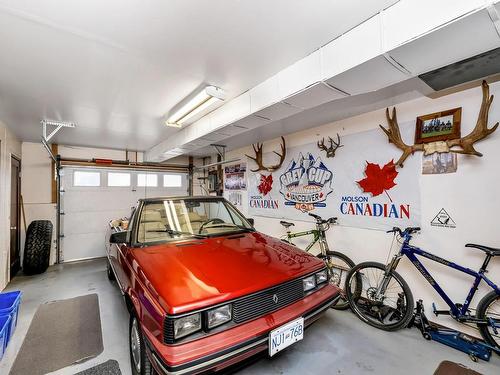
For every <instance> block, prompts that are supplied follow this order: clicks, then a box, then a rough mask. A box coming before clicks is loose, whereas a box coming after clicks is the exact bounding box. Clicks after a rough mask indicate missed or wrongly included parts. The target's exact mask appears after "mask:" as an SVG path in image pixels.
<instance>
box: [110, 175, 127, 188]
mask: <svg viewBox="0 0 500 375" xmlns="http://www.w3.org/2000/svg"><path fill="white" fill-rule="evenodd" d="M108 186H130V173H116V172H109V173H108Z"/></svg>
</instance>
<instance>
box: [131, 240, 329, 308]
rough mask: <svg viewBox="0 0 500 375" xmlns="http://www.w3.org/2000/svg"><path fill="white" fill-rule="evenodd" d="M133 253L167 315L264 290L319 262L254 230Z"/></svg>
mask: <svg viewBox="0 0 500 375" xmlns="http://www.w3.org/2000/svg"><path fill="white" fill-rule="evenodd" d="M132 256H133V258H134V263H135V266H136V267H137V269H136V271H137V273H138V275H139V277H140V278H144V280H143V282H144V285H145V286H146V287H147V288H149V290H150V292H151V293H152V294H153V295H155V296H156V297H157V298H158V299H159V302H160V304H161V305H162V307H163V308H164V309H165V311H166V312H167V313H168V314H179V313H183V312H186V311H190V310H194V309H200V308H204V307H207V306H210V305H214V304H217V303H222V302H225V301H228V300H231V299H233V298H237V297H240V296H243V295H246V294H250V293H252V292H256V291H259V290H262V289H266V288H269V287H271V286H274V285H277V284H280V283H283V282H285V281H288V280H291V279H294V278H296V277H299V276H302V275H305V274H307V273H309V272H312V271H314V270H317V269H320V268H321V266H322V264H323V263H322V262H321V261H320V260H319V259H318V258H317V257H315V256H312V255H310V254H308V253H306V252H304V251H302V250H299V249H297V248H296V247H294V246H292V245H289V244H287V243H285V242H283V241H280V240H277V239H274V238H272V237H269V236H266V235H263V234H261V233H258V232H250V233H241V234H239V233H238V234H234V235H226V236H219V237H214V238H207V239H201V240H189V241H182V242H181V241H180V242H175V243H168V244H161V245H156V246H149V247H144V248H136V249H133V250H132Z"/></svg>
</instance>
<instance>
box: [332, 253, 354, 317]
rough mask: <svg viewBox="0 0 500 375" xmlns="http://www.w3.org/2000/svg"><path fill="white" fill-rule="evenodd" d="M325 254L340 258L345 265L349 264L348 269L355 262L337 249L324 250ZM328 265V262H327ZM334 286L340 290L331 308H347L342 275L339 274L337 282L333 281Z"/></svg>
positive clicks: (347, 303)
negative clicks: (339, 295)
mask: <svg viewBox="0 0 500 375" xmlns="http://www.w3.org/2000/svg"><path fill="white" fill-rule="evenodd" d="M326 255H327V256H328V257H333V258H339V259H341V260H342V261H343V262H344V263H347V265H349V270H350V269H352V267H354V266H355V265H356V264H355V263H354V262H353V261H352V260H351V258H349V257H348V256H347V255H345V254H343V253H341V252H338V251H330V250H329V251H327V252H326ZM327 266H328V264H327ZM349 270H347V272H346V277H347V274H348V272H349ZM335 286H337V287H338V288H339V289H340V290H341V297H340V299H339V300H338V301H337V303H335V305H333V306H332V309H335V310H347V309H348V308H349V301H348V300H347V298H346V296H345V290H344V287H345V283H344V285H342V276H340V278H339V283H338V284H337V283H335Z"/></svg>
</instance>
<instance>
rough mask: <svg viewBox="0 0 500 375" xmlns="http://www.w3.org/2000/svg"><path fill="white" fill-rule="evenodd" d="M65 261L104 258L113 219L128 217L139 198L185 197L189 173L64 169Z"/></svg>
mask: <svg viewBox="0 0 500 375" xmlns="http://www.w3.org/2000/svg"><path fill="white" fill-rule="evenodd" d="M61 188H62V193H61V212H63V215H62V216H61V233H62V234H63V237H62V239H61V248H62V260H63V261H65V262H67V261H74V260H80V259H87V258H95V257H102V256H105V250H104V249H105V247H104V238H105V235H106V230H107V225H108V223H109V221H110V220H112V219H117V218H122V217H128V216H129V215H130V210H131V207H132V206H134V205H135V204H136V202H137V200H138V199H141V198H146V197H154V196H173V195H186V194H187V189H188V179H187V174H186V173H178V172H158V171H154V172H150V171H142V170H141V171H137V170H123V169H120V170H113V169H102V168H81V167H80V168H76V167H64V168H63V169H62V176H61Z"/></svg>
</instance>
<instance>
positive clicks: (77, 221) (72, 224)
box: [64, 210, 130, 236]
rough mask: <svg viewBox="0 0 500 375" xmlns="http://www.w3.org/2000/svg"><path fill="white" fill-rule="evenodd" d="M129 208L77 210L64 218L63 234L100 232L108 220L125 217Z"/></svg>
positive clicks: (128, 212)
mask: <svg viewBox="0 0 500 375" xmlns="http://www.w3.org/2000/svg"><path fill="white" fill-rule="evenodd" d="M129 214H130V210H116V211H113V210H106V211H92V212H79V213H78V215H68V217H65V218H64V235H65V236H69V235H72V234H81V233H100V232H102V231H103V228H106V225H107V224H108V223H109V222H110V220H113V219H117V218H122V217H126V216H128V215H129Z"/></svg>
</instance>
